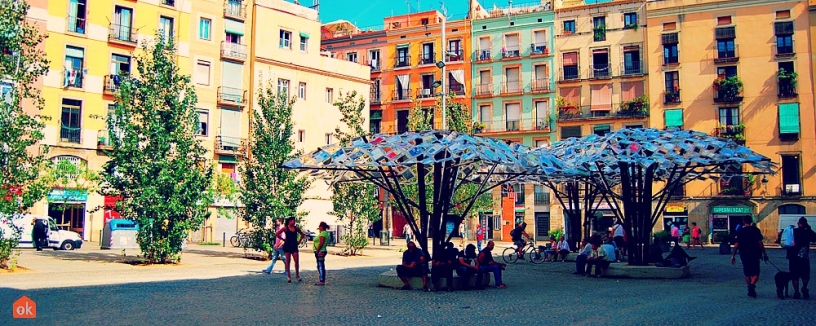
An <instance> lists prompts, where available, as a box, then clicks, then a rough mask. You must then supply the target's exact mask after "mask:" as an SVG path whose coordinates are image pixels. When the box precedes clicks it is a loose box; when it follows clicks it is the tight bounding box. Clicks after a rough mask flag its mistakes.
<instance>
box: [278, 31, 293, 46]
mask: <svg viewBox="0 0 816 326" xmlns="http://www.w3.org/2000/svg"><path fill="white" fill-rule="evenodd" d="M278 46H279V47H280V48H281V49H292V32H290V31H285V30H280V42H279V43H278Z"/></svg>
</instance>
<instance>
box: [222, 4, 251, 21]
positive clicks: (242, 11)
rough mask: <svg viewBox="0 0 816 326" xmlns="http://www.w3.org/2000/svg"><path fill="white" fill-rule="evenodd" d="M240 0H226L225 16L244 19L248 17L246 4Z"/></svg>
mask: <svg viewBox="0 0 816 326" xmlns="http://www.w3.org/2000/svg"><path fill="white" fill-rule="evenodd" d="M242 2H243V1H240V0H227V1H224V17H226V18H232V19H236V20H241V21H243V20H244V19H246V15H247V14H246V5H245V4H243V3H242Z"/></svg>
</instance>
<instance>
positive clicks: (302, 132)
mask: <svg viewBox="0 0 816 326" xmlns="http://www.w3.org/2000/svg"><path fill="white" fill-rule="evenodd" d="M304 141H306V130H303V129H301V130H298V143H302V142H304Z"/></svg>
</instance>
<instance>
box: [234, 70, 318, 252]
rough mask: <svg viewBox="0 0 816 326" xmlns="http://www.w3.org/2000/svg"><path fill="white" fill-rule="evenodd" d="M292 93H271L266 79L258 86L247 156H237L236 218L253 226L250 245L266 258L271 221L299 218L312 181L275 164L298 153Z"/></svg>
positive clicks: (269, 249)
mask: <svg viewBox="0 0 816 326" xmlns="http://www.w3.org/2000/svg"><path fill="white" fill-rule="evenodd" d="M294 103H295V100H294V98H292V99H290V98H287V97H286V95H285V94H275V92H274V87H273V86H272V82H271V81H270V82H269V83H268V84H267V85H266V86H264V87H262V88H260V89H259V90H258V106H259V108H258V109H257V110H253V112H252V115H253V118H252V128H251V135H250V141H249V155H247V157H246V158H245V159H243V160H242V161H241V165H240V166H239V171H240V173H241V175H242V176H243V182H241V195H240V199H241V203H243V204H244V207H243V208H242V209H241V210H240V215H241V218H243V219H244V220H245V221H247V222H249V223H250V224H251V225H252V230H251V231H250V236H251V238H252V247H253V248H254V249H256V250H262V251H266V252H267V254H268V255H269V256H270V257H271V255H272V249H273V248H272V244H273V243H274V240H275V224H274V221H275V220H276V219H279V218H288V217H297V218H299V217H302V216H305V215H306V214H307V212H302V211H301V212H298V207H300V205H301V204H302V203H303V194H304V193H305V192H306V190H308V189H309V187H311V183H312V182H311V180H310V179H309V178H308V177H306V176H304V175H299V173H298V172H297V171H295V170H288V169H283V168H281V167H280V165H281V164H283V162H286V161H288V160H290V159H293V158H296V157H298V156H300V155H301V154H302V153H301V151H299V150H295V145H294V141H293V140H292V134H293V128H294V123H293V122H292V105H293V104H294Z"/></svg>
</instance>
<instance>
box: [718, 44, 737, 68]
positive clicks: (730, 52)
mask: <svg viewBox="0 0 816 326" xmlns="http://www.w3.org/2000/svg"><path fill="white" fill-rule="evenodd" d="M714 52H715V55H716V57H714V63H734V62H739V45H736V44H735V45H734V48H733V49H714Z"/></svg>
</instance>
